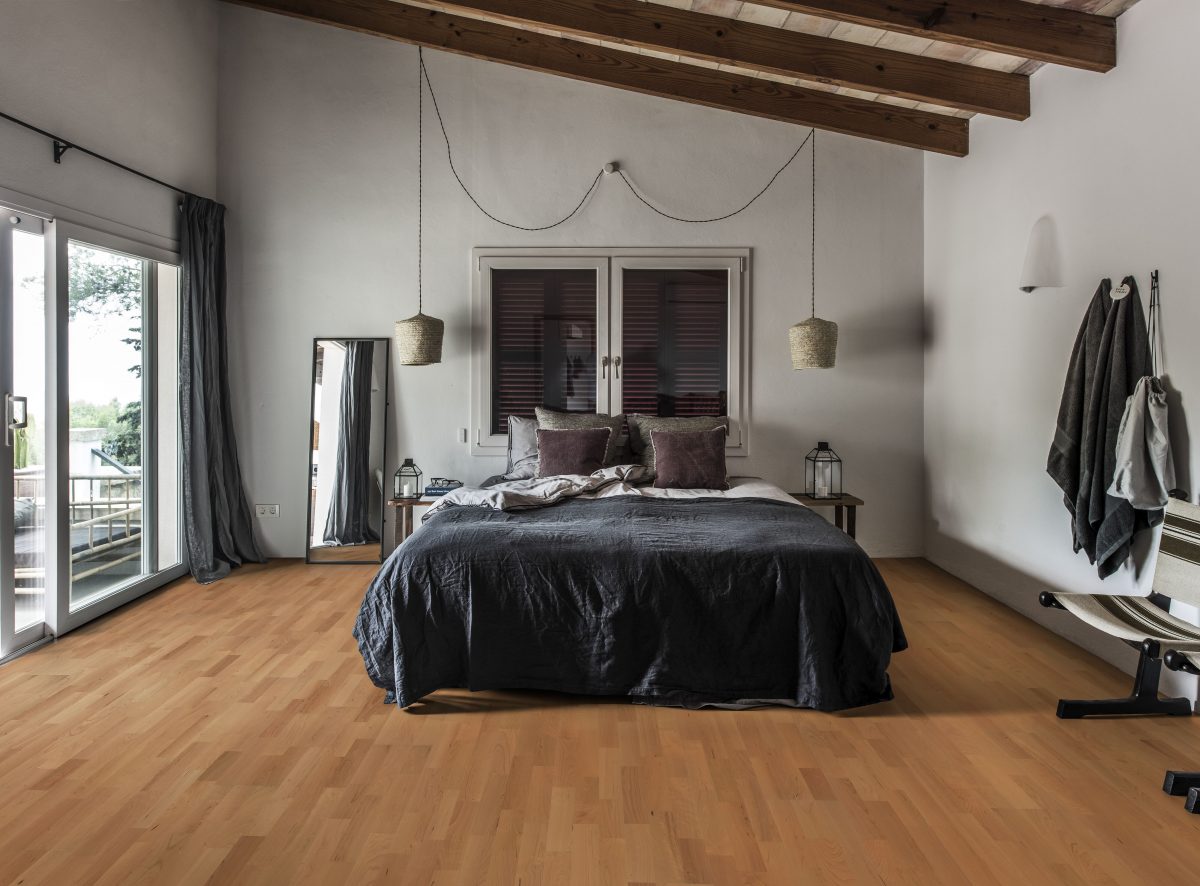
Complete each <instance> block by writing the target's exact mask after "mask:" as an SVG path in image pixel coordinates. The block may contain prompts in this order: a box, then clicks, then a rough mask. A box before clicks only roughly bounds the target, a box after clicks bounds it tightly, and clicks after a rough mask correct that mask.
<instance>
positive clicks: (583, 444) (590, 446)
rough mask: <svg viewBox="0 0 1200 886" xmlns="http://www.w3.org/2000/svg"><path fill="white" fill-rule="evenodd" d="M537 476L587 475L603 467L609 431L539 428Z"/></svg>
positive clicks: (598, 429) (607, 429)
mask: <svg viewBox="0 0 1200 886" xmlns="http://www.w3.org/2000/svg"><path fill="white" fill-rule="evenodd" d="M537 437H538V476H539V477H559V476H562V475H563V474H590V473H592V472H593V471H598V470H600V469H601V468H603V467H604V454H605V452H607V451H608V441H609V439H610V438H611V437H612V430H611V429H610V428H573V429H570V430H562V431H552V430H548V429H546V428H538V432H537Z"/></svg>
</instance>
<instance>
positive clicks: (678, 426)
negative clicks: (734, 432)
mask: <svg viewBox="0 0 1200 886" xmlns="http://www.w3.org/2000/svg"><path fill="white" fill-rule="evenodd" d="M721 427H723V428H725V434H726V436H728V434H729V416H727V415H697V416H686V417H682V416H680V417H676V416H661V415H640V414H638V413H636V412H634V413H630V415H629V446H630V448H631V449H632V450H633V454H634V455H636V456H637V463H638V464H640V465H645V466H646V467H647V468H649V469H650V471H651V472H653V471H654V445H653V442H652V440H651V436H650V435H651V434H652V433H653V432H654V431H711V430H713V429H714V428H721Z"/></svg>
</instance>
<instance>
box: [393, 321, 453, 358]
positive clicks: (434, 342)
mask: <svg viewBox="0 0 1200 886" xmlns="http://www.w3.org/2000/svg"><path fill="white" fill-rule="evenodd" d="M445 331H446V324H445V323H443V322H442V321H441V320H439V319H437V317H430V316H429V315H428V314H417V315H416V316H415V317H409V318H408V319H407V320H397V321H396V352H397V357H396V360H397V362H399V363H400V365H401V366H428V365H429V364H431V363H441V362H442V334H443V333H444V332H445Z"/></svg>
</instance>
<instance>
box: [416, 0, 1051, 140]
mask: <svg viewBox="0 0 1200 886" xmlns="http://www.w3.org/2000/svg"><path fill="white" fill-rule="evenodd" d="M430 2H431V3H432V4H433V5H436V6H437V7H438V8H440V9H443V10H446V11H450V12H460V13H463V14H465V15H473V14H475V15H483V16H486V17H488V18H489V19H493V20H498V21H503V22H509V23H513V24H517V25H525V26H532V27H540V28H546V29H550V30H554V31H562V32H567V33H569V34H572V35H575V36H581V37H587V38H591V39H595V40H604V41H607V42H613V43H622V44H626V45H630V46H637V47H641V48H643V49H652V50H657V51H659V52H667V53H671V54H674V55H680V56H684V57H686V58H688V59H696V60H701V61H708V62H719V63H723V64H730V65H734V66H736V67H738V68H743V69H746V70H752V71H759V72H761V73H764V74H768V75H770V76H776V77H786V78H793V79H801V80H812V81H816V82H819V83H826V84H831V85H835V86H845V87H850V88H852V89H859V90H863V91H865V92H873V93H879V94H884V95H893V96H897V97H900V98H905V99H912V100H914V101H919V102H929V103H932V104H936V105H943V106H946V107H951V108H958V109H960V110H964V111H972V112H977V113H981V114H992V115H995V116H1000V117H1008V118H1010V119H1014V120H1024V119H1025V118H1026V117H1028V116H1029V78H1028V77H1026V76H1023V75H1020V74H1009V73H1004V72H1002V71H992V70H988V69H986V68H977V67H972V66H970V65H963V64H958V63H956V62H950V61H943V60H941V59H935V58H926V57H923V56H919V55H912V54H910V53H906V52H895V51H893V50H888V49H879V48H876V47H874V46H864V45H862V44H859V43H851V42H849V41H847V40H834V39H831V38H829V37H819V36H815V35H812V34H802V33H799V32H797V31H785V30H783V29H782V28H772V27H767V26H766V25H759V24H755V23H753V22H742V21H736V20H733V19H729V18H724V17H722V16H718V15H707V14H704V13H699V12H689V11H686V10H682V9H674V8H672V7H669V6H660V5H657V4H651V3H631V2H628V0H430Z"/></svg>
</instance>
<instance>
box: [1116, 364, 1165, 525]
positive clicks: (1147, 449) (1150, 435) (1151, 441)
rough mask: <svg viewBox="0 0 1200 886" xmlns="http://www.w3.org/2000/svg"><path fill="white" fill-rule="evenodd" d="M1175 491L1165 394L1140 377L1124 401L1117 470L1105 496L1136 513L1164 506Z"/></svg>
mask: <svg viewBox="0 0 1200 886" xmlns="http://www.w3.org/2000/svg"><path fill="white" fill-rule="evenodd" d="M1174 488H1175V461H1174V459H1173V458H1172V457H1171V440H1170V437H1168V436H1167V395H1166V392H1165V391H1164V390H1163V388H1162V384H1161V383H1160V382H1159V380H1158V379H1157V378H1154V377H1153V376H1149V375H1148V376H1144V377H1143V378H1142V379H1140V380H1139V381H1138V383H1137V387H1136V388H1134V389H1133V396H1131V397H1130V398H1129V399H1128V400H1126V401H1125V415H1124V416H1122V418H1121V430H1120V431H1119V432H1118V434H1117V470H1116V473H1115V474H1114V475H1113V481H1112V485H1111V486H1110V487H1109V488H1108V494H1109V495H1111V496H1114V497H1116V498H1123V499H1125V500H1126V501H1128V502H1129V503H1130V504H1131V505H1133V506H1134V507H1135V508H1137V509H1138V510H1139V511H1154V510H1158V509H1159V508H1164V507H1166V505H1167V499H1168V495H1167V493H1169V492H1170V491H1171V490H1172V489H1174Z"/></svg>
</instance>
